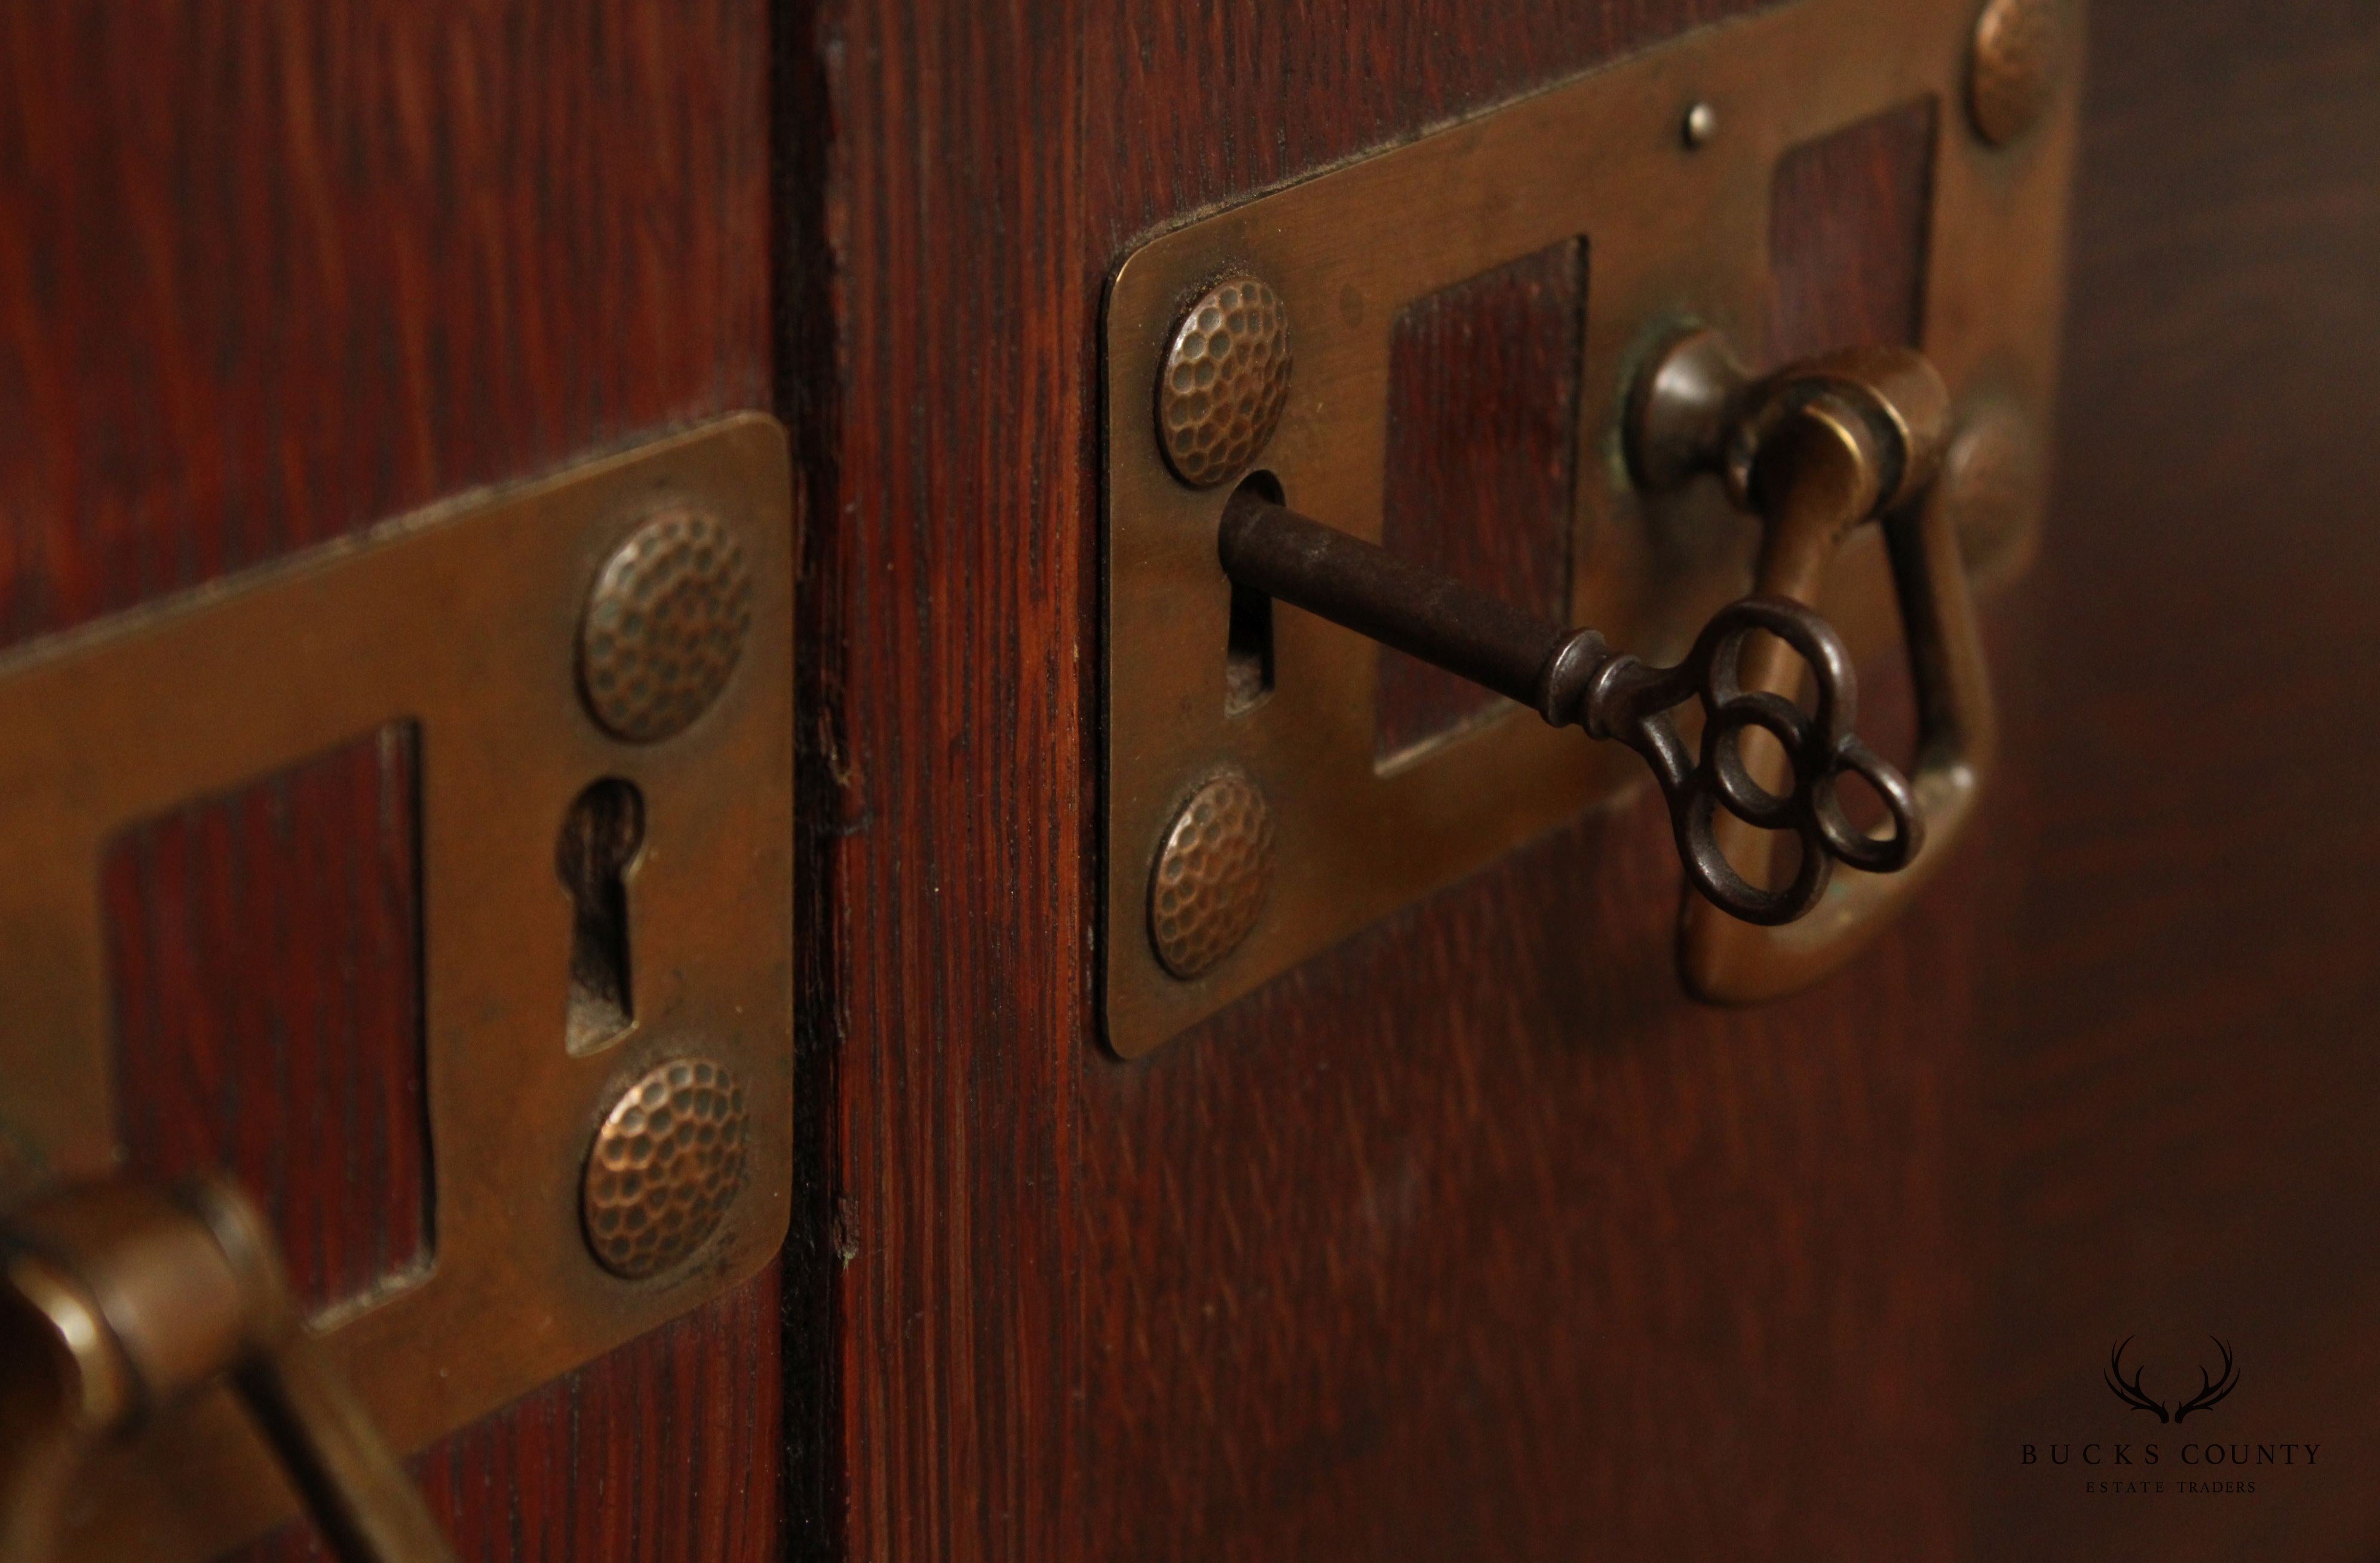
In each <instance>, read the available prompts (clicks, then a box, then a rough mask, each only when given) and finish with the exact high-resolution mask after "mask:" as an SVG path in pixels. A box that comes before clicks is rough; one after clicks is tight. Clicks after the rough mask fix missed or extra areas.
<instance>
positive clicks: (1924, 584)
mask: <svg viewBox="0 0 2380 1563" xmlns="http://www.w3.org/2000/svg"><path fill="white" fill-rule="evenodd" d="M1629 424H1630V427H1629V442H1630V459H1631V462H1632V464H1633V466H1634V468H1635V472H1636V476H1637V478H1638V480H1639V481H1640V482H1642V483H1643V484H1644V485H1645V486H1646V487H1647V488H1651V489H1662V488H1670V487H1674V486H1676V485H1678V484H1680V483H1682V482H1684V481H1686V480H1687V479H1690V478H1692V477H1693V476H1694V475H1695V474H1697V473H1700V472H1706V471H1714V470H1715V471H1717V472H1718V475H1719V477H1720V478H1721V479H1722V480H1723V481H1724V482H1725V484H1726V487H1727V490H1728V492H1729V494H1730V496H1731V497H1732V498H1733V499H1734V501H1735V503H1737V504H1738V505H1739V506H1740V507H1742V508H1744V509H1746V510H1749V511H1751V512H1753V513H1755V514H1756V515H1759V516H1760V518H1761V521H1762V526H1763V535H1762V539H1761V549H1760V558H1759V563H1758V566H1757V570H1756V576H1755V581H1756V584H1755V591H1757V592H1758V593H1759V594H1760V596H1761V598H1762V599H1764V600H1791V601H1796V602H1802V603H1815V601H1816V600H1817V599H1818V593H1819V589H1820V588H1821V587H1822V586H1823V585H1824V584H1825V580H1826V576H1827V568H1828V565H1829V564H1830V563H1832V562H1833V560H1834V557H1835V553H1836V551H1837V549H1838V548H1839V547H1840V544H1841V543H1842V542H1843V540H1844V539H1845V538H1846V537H1848V536H1849V535H1850V533H1851V532H1852V529H1853V528H1854V527H1857V526H1859V525H1860V524H1862V523H1863V522H1864V521H1866V520H1868V519H1870V518H1877V519H1880V521H1881V523H1882V525H1883V527H1884V536H1885V543H1886V548H1887V551H1888V554H1889V557H1890V561H1891V565H1892V577H1893V588H1894V593H1895V596H1896V598H1897V600H1898V604H1899V608H1900V623H1901V633H1902V638H1903V641H1904V644H1905V647H1906V654H1907V656H1908V659H1909V665H1910V670H1911V672H1912V675H1913V682H1914V685H1915V688H1916V696H1917V718H1918V739H1917V764H1916V772H1917V773H1916V775H1915V777H1914V778H1913V782H1912V786H1913V791H1914V806H1915V808H1916V810H1917V812H1918V813H1919V814H1920V815H1921V816H1922V817H1923V818H1924V819H1925V822H1926V826H1927V830H1928V832H1929V839H1928V840H1927V841H1926V842H1925V844H1924V846H1923V849H1922V850H1920V851H1917V852H1916V853H1915V854H1913V858H1912V859H1911V860H1909V861H1908V862H1907V863H1906V865H1905V867H1904V871H1903V872H1900V873H1898V874H1895V875H1893V876H1890V877H1882V876H1877V875H1874V874H1863V875H1857V876H1853V877H1851V878H1846V879H1842V880H1839V881H1837V882H1836V884H1835V885H1834V886H1833V887H1832V890H1831V891H1830V892H1829V893H1828V895H1827V897H1826V898H1825V900H1824V902H1823V903H1821V904H1820V905H1819V906H1818V907H1817V908H1816V909H1815V913H1814V915H1811V916H1810V917H1808V918H1807V919H1805V920H1804V921H1803V922H1801V923H1799V924H1798V925H1796V926H1795V927H1791V928H1783V927H1778V928H1767V929H1758V928H1750V927H1743V925H1742V924H1740V923H1730V922H1728V921H1726V920H1724V919H1721V918H1718V917H1714V916H1711V915H1709V913H1708V912H1707V910H1706V908H1703V907H1700V906H1694V905H1689V906H1688V908H1687V911H1686V916H1685V941H1684V950H1683V960H1682V964H1683V967H1684V972H1685V977H1686V981H1687V982H1688V984H1689V985H1690V986H1691V987H1693V988H1694V991H1695V992H1696V993H1698V994H1700V995H1701V996H1703V997H1704V998H1706V999H1709V1000H1715V1001H1718V1002H1721V1003H1756V1002H1760V1001H1763V1000H1769V999H1776V998H1780V997H1782V996H1784V995H1786V994H1789V993H1793V992H1797V991H1799V990H1800V989H1802V988H1803V987H1808V986H1809V985H1810V984H1812V983H1814V982H1816V981H1817V980H1818V979H1820V978H1821V977H1824V976H1825V975H1828V973H1830V972H1832V971H1835V970H1836V969H1837V968H1839V967H1840V966H1841V965H1842V964H1843V963H1845V962H1846V961H1848V960H1850V959H1851V958H1852V955H1854V954H1856V953H1857V952H1858V951H1860V950H1861V949H1862V948H1863V947H1864V945H1865V944H1866V943H1867V942H1868V941H1869V940H1870V939H1873V938H1874V937H1875V936H1876V934H1877V933H1879V932H1880V931H1882V929H1883V928H1884V927H1887V926H1888V924H1889V923H1890V922H1891V920H1892V918H1893V917H1894V916H1895V915H1897V914H1898V913H1899V912H1900V908H1901V907H1902V906H1903V905H1904V904H1906V903H1908V901H1909V900H1910V899H1911V898H1912V897H1913V895H1914V894H1915V893H1916V892H1917V890H1918V888H1919V887H1920V886H1921V885H1923V884H1924V883H1925V880H1926V878H1929V877H1930V876H1931V874H1932V873H1933V871H1934V869H1935V868H1936V867H1937V866H1938V865H1939V864H1940V863H1941V862H1942V861H1943V860H1944V858H1945V857H1946V856H1947V855H1948V854H1949V851H1950V847H1951V844H1952V843H1953V842H1955V841H1956V840H1957V838H1958V837H1959V835H1960V834H1961V831H1963V830H1965V828H1966V825H1967V822H1968V821H1969V819H1971V818H1973V812H1974V804H1975V799H1976V796H1977V794H1979V792H1980V791H1981V789H1982V786H1983V782H1984V776H1985V771H1986V769H1988V767H1989V765H1990V761H1991V754H1992V743H1993V716H1992V701H1991V689H1990V683H1989V680H1988V678H1987V677H1986V674H1985V666H1984V654H1983V647H1982V642H1981V640H1980V638H1979V636H1978V635H1977V633H1976V628H1975V613H1974V605H1973V600H1972V598H1971V596H1970V593H1969V590H1968V586H1967V573H1966V569H1965V566H1964V565H1963V563H1961V557H1960V551H1959V539H1958V535H1957V527H1956V517H1955V515H1953V514H1952V507H1951V505H1950V503H1949V499H1948V496H1947V495H1946V493H1945V492H1944V489H1945V485H1943V484H1940V483H1937V482H1936V481H1935V480H1934V479H1935V476H1936V474H1937V471H1938V470H1939V468H1940V467H1941V466H1942V465H1943V462H1944V454H1943V453H1944V447H1945V445H1946V443H1947V442H1948V438H1949V393H1948V392H1947V391H1946V390H1945V389H1944V387H1943V383H1942V380H1941V377H1940V376H1939V375H1937V373H1936V372H1935V370H1934V369H1933V366H1932V365H1931V364H1930V363H1928V362H1927V361H1926V359H1925V357H1922V356H1921V355H1919V354H1917V353H1915V352H1913V351H1910V350H1907V349H1900V348H1865V349H1859V350H1855V351H1851V352H1846V353H1840V354H1833V355H1829V356H1827V357H1819V358H1814V359H1810V360H1807V361H1805V362H1803V363H1798V364H1793V365H1791V366H1789V367H1787V368H1786V369H1784V370H1779V371H1778V372H1777V373H1775V374H1772V375H1769V376H1767V377H1766V378H1765V379H1757V380H1755V379H1754V378H1753V377H1752V376H1751V375H1749V374H1747V373H1746V372H1745V371H1744V370H1743V367H1742V365H1741V363H1740V361H1739V360H1738V358H1737V357H1736V355H1735V353H1734V351H1733V350H1732V349H1731V347H1730V345H1729V344H1728V343H1727V341H1726V339H1725V338H1723V337H1722V336H1720V335H1719V334H1718V333H1716V332H1711V331H1707V330H1698V331H1690V332H1687V333H1682V334H1680V335H1679V336H1677V337H1676V338H1674V339H1673V340H1672V341H1671V342H1670V345H1668V347H1667V348H1666V349H1664V350H1663V351H1661V352H1660V353H1658V354H1657V355H1656V356H1655V357H1654V359H1653V360H1652V362H1651V364H1650V366H1649V367H1648V369H1647V370H1646V371H1645V374H1644V376H1643V377H1642V378H1641V380H1640V382H1639V383H1638V388H1637V391H1636V394H1635V395H1634V396H1633V398H1632V405H1631V408H1630V418H1629ZM1795 677H1796V674H1795V672H1794V669H1793V666H1792V661H1791V657H1790V656H1789V655H1787V654H1786V653H1785V651H1784V650H1783V648H1780V647H1778V646H1776V645H1774V644H1771V645H1769V646H1767V647H1764V648H1760V650H1758V651H1757V652H1755V655H1754V656H1753V658H1752V659H1751V660H1750V661H1749V663H1748V664H1747V665H1746V667H1745V668H1744V670H1743V683H1744V685H1745V687H1746V688H1748V689H1752V690H1758V691H1767V692H1769V693H1770V695H1771V697H1778V698H1781V697H1784V696H1787V695H1790V694H1791V691H1792V688H1793V684H1794V680H1795ZM1888 801H1890V800H1888ZM1892 812H1893V814H1894V816H1895V818H1896V819H1897V818H1898V817H1899V815H1900V806H1899V805H1898V803H1897V802H1893V803H1892ZM1716 834H1717V836H1718V842H1719V844H1720V846H1721V848H1722V850H1723V851H1725V852H1726V853H1727V854H1728V855H1729V856H1730V858H1732V859H1733V860H1734V861H1735V862H1737V863H1738V864H1741V865H1743V866H1748V867H1751V868H1753V869H1754V870H1755V872H1756V871H1757V870H1758V869H1759V868H1760V867H1762V866H1765V865H1766V864H1767V860H1768V856H1769V854H1770V852H1771V851H1772V850H1773V848H1774V845H1775V838H1774V836H1773V835H1770V834H1767V833H1764V832H1760V831H1756V830H1750V829H1748V828H1747V827H1746V826H1745V825H1744V824H1743V823H1742V822H1741V818H1740V817H1739V819H1738V820H1733V821H1731V820H1725V819H1723V820H1720V821H1719V822H1718V827H1717V831H1716ZM1863 866H1864V865H1863Z"/></svg>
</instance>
